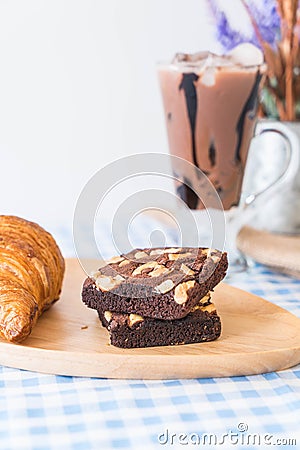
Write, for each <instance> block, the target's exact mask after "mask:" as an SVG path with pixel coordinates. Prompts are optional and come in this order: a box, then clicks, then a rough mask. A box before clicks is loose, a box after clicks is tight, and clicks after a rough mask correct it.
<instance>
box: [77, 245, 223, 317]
mask: <svg viewBox="0 0 300 450" xmlns="http://www.w3.org/2000/svg"><path fill="white" fill-rule="evenodd" d="M227 266H228V261H227V255H226V253H222V252H220V251H218V250H214V249H206V248H181V247H178V248H163V249H162V248H154V249H153V248H152V249H135V250H133V251H131V252H130V253H127V254H124V255H121V256H116V257H114V258H112V259H111V260H110V261H109V262H108V264H106V265H105V266H104V267H102V268H100V269H99V270H98V271H96V272H94V273H93V274H92V276H90V277H89V278H87V279H86V280H85V282H84V285H83V290H82V300H83V302H84V303H85V304H86V305H87V306H88V307H89V308H93V309H96V310H97V311H102V312H103V311H111V312H122V313H128V314H138V315H141V316H143V317H148V318H154V319H163V320H175V319H180V318H182V317H185V316H186V315H187V314H188V313H189V312H190V311H191V309H192V308H193V306H195V305H196V304H197V303H198V302H199V299H201V298H202V297H204V296H205V295H206V294H207V293H208V292H209V291H211V290H213V288H214V287H215V286H216V285H217V284H218V283H219V282H220V281H221V280H222V279H223V278H224V276H225V274H226V270H227Z"/></svg>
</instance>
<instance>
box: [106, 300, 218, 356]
mask: <svg viewBox="0 0 300 450" xmlns="http://www.w3.org/2000/svg"><path fill="white" fill-rule="evenodd" d="M98 315H99V318H100V320H101V322H102V325H103V326H104V327H106V328H107V330H108V332H109V334H110V342H111V344H112V345H115V346H116V347H121V348H139V347H156V346H161V345H178V344H195V343H198V342H208V341H213V340H215V339H217V338H218V337H219V336H220V334H221V322H220V318H219V316H218V315H217V312H216V308H215V306H214V305H213V303H210V299H209V295H208V296H206V297H205V298H204V299H202V301H201V302H199V303H198V304H197V305H196V306H194V307H193V308H192V310H191V311H190V313H189V314H188V315H187V316H186V317H184V318H183V319H175V320H160V319H149V318H145V317H142V316H140V315H137V314H124V313H117V312H111V311H99V312H98Z"/></svg>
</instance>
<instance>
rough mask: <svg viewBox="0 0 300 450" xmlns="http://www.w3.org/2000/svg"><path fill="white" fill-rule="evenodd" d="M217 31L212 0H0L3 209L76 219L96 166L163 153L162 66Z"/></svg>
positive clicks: (48, 219)
mask: <svg viewBox="0 0 300 450" xmlns="http://www.w3.org/2000/svg"><path fill="white" fill-rule="evenodd" d="M213 31H214V30H213V23H212V21H211V20H209V17H208V14H207V10H206V1H205V0H105V1H104V0H98V1H97V0H94V1H92V0H81V1H74V0H48V1H45V0H35V1H33V0H26V1H24V0H19V1H15V0H0V64H1V65H0V158H1V176H0V190H1V203H0V211H1V213H2V214H16V215H20V216H23V217H25V218H28V219H32V220H35V221H37V222H39V223H40V224H41V225H44V226H46V227H50V228H51V227H52V226H53V224H55V223H56V222H57V221H59V222H60V223H65V224H67V225H68V226H70V224H71V223H72V217H73V210H74V206H75V204H76V199H77V198H78V195H79V193H80V191H81V189H82V188H83V186H84V185H85V183H86V182H87V180H88V179H89V178H90V177H91V176H92V175H93V174H94V173H95V172H96V171H97V170H98V169H99V168H101V167H102V166H104V165H106V164H107V163H108V162H110V161H113V160H114V159H116V158H119V157H121V156H123V155H128V154H133V153H140V152H146V151H155V152H166V151H167V140H166V133H165V126H164V125H165V124H164V117H163V112H162V105H161V98H160V92H159V87H158V81H157V76H156V67H155V64H156V62H157V61H161V60H168V59H170V58H172V56H173V54H174V53H175V52H177V51H188V52H194V51H198V50H203V49H207V48H209V49H215V44H214V40H213Z"/></svg>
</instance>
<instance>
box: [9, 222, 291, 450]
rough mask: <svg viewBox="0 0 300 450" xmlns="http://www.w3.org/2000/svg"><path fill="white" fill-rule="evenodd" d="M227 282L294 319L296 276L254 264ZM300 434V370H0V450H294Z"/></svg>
mask: <svg viewBox="0 0 300 450" xmlns="http://www.w3.org/2000/svg"><path fill="white" fill-rule="evenodd" d="M106 231H107V230H106ZM106 231H105V230H104V231H103V233H104V234H105V233H106ZM53 234H54V235H55V236H56V238H57V240H58V242H59V244H60V246H61V248H62V249H63V251H64V254H65V255H66V256H74V249H73V243H72V235H71V232H70V230H67V229H59V230H56V231H54V232H53ZM137 235H138V230H136V236H137ZM104 237H105V236H104ZM110 250H111V249H109V248H107V256H110V255H109V253H110ZM231 282H232V284H234V285H235V286H237V287H240V288H242V289H245V290H247V291H250V292H253V293H255V294H258V295H260V296H262V297H264V298H266V299H268V300H270V301H272V302H274V303H276V304H278V305H280V306H282V307H284V308H286V309H288V310H289V311H291V312H292V313H294V314H295V315H297V316H300V281H298V280H295V279H292V278H289V277H288V276H284V275H280V274H276V273H273V272H271V271H269V270H267V269H266V268H264V267H262V266H260V265H256V266H255V267H253V269H252V270H251V272H250V273H247V274H246V273H245V274H240V275H239V276H237V277H236V278H235V279H233V280H232V281H231ZM299 333H300V330H299ZM283 339H284V336H283ZM299 430H300V366H296V367H293V368H292V369H289V370H285V371H282V372H278V373H268V374H262V375H256V376H244V377H243V376H242V377H231V378H206V379H192V380H182V379H180V380H169V381H147V380H140V381H138V380H109V379H90V378H76V377H62V376H52V375H45V374H39V373H33V372H28V371H23V370H16V369H10V368H7V367H0V450H17V449H20V450H50V449H51V450H52V449H62V450H71V449H72V450H89V449H96V450H98V449H99V450H100V449H101V450H102V449H103V450H108V449H131V448H133V449H138V450H140V449H142V448H145V449H147V450H148V449H149V450H150V449H163V448H170V449H176V450H178V449H181V448H182V449H195V448H224V449H226V450H227V449H230V448H235V449H244V448H245V449H251V450H252V449H264V448H284V449H298V448H299V449H300V431H299Z"/></svg>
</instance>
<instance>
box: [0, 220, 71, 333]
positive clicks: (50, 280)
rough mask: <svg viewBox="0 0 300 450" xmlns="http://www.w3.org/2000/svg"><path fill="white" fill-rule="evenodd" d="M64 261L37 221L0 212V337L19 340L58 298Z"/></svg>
mask: <svg viewBox="0 0 300 450" xmlns="http://www.w3.org/2000/svg"><path fill="white" fill-rule="evenodd" d="M64 270H65V263H64V259H63V257H62V254H61V252H60V250H59V247H58V246H57V244H56V242H55V240H54V239H53V237H52V236H51V234H49V233H48V232H47V231H45V230H44V229H43V228H42V227H40V226H39V225H37V224H36V223H33V222H29V221H27V220H24V219H21V218H19V217H15V216H1V215H0V337H2V338H5V339H7V340H8V341H11V342H21V341H22V340H24V339H25V338H26V337H27V336H29V334H30V333H31V331H32V328H33V327H34V325H35V323H36V321H37V319H38V317H39V316H40V315H41V314H42V313H43V311H45V310H46V309H48V308H49V307H50V306H51V305H52V303H54V302H55V301H56V300H58V299H59V295H60V292H61V287H62V281H63V276H64Z"/></svg>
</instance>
